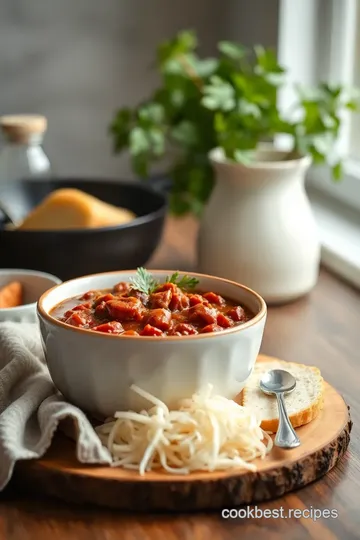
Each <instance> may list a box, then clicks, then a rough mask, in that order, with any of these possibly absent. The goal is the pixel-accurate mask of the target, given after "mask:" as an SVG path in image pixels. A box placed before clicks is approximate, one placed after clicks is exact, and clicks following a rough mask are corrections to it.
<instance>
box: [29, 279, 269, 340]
mask: <svg viewBox="0 0 360 540" xmlns="http://www.w3.org/2000/svg"><path fill="white" fill-rule="evenodd" d="M131 272H134V273H135V272H136V270H118V271H116V270H115V271H112V272H98V273H97V274H88V275H85V276H80V277H78V278H74V279H69V280H68V281H64V282H63V283H60V284H59V285H55V286H54V287H52V288H51V289H49V290H48V291H46V292H44V293H43V294H42V295H41V296H40V298H39V300H38V302H37V311H38V313H39V315H41V317H43V318H44V319H46V320H47V321H49V322H50V323H53V324H56V325H57V326H60V327H61V328H65V329H66V330H70V331H73V332H80V333H82V334H86V335H88V336H99V335H100V336H103V337H104V338H108V339H110V338H111V339H140V340H141V341H144V340H148V341H154V340H156V341H160V340H162V341H178V340H179V339H180V340H181V341H188V340H193V339H201V338H203V339H204V338H210V337H216V336H223V335H226V334H234V333H235V332H241V330H245V329H246V328H249V327H250V326H253V325H254V324H256V323H258V322H259V321H261V319H262V318H263V317H265V315H266V313H267V307H266V303H265V300H264V299H263V298H262V297H261V296H260V295H259V294H258V293H257V292H255V291H253V290H252V289H250V288H249V287H246V286H245V285H241V284H240V283H236V281H231V280H230V279H225V278H220V277H216V276H211V275H209V274H199V273H198V272H184V271H179V270H150V272H152V273H154V274H155V273H163V274H173V273H174V272H179V274H180V275H190V276H194V277H200V278H201V277H205V278H209V279H214V280H215V281H222V282H224V283H230V285H235V287H238V288H240V289H243V290H245V291H247V292H248V293H250V294H252V295H253V296H255V298H256V299H257V300H258V302H259V304H260V306H261V307H260V311H259V313H257V314H256V315H255V317H253V318H252V319H250V320H249V321H247V322H245V323H244V324H241V325H237V326H233V327H231V328H225V329H224V330H221V331H220V332H208V333H205V334H195V335H191V336H123V335H122V334H105V333H102V332H94V331H93V330H91V329H90V328H77V327H76V326H71V324H66V323H64V322H62V321H59V320H58V319H56V318H55V317H53V316H52V315H49V313H48V312H47V311H46V310H45V309H44V307H43V303H44V300H45V298H46V296H47V295H48V294H50V293H51V291H53V290H54V289H56V288H57V287H60V286H61V285H66V284H67V283H73V282H74V281H78V280H80V279H84V278H90V277H95V276H108V275H111V274H116V275H119V274H120V275H121V274H129V273H131ZM85 292H86V291H85ZM64 300H66V298H65V299H64ZM62 301H63V300H62ZM51 309H52V308H51Z"/></svg>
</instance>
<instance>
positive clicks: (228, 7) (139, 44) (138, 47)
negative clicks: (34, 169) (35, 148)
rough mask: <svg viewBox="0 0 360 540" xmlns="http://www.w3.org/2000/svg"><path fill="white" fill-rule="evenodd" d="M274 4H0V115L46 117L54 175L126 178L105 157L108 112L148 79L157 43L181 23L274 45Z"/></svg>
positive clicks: (209, 35)
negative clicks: (21, 114)
mask: <svg viewBox="0 0 360 540" xmlns="http://www.w3.org/2000/svg"><path fill="white" fill-rule="evenodd" d="M277 19H278V0H251V1H250V0H101V1H99V0H61V1H59V0H1V2H0V114H16V113H28V112H29V113H42V114H45V115H46V116H47V117H48V120H49V130H48V133H47V134H46V139H45V145H44V146H45V149H46V151H47V153H48V155H49V157H50V159H51V161H52V164H53V166H54V169H55V172H56V173H57V174H62V175H88V176H89V175H90V176H96V175H103V176H119V177H128V176H130V175H131V173H130V171H129V168H128V165H127V159H126V156H124V157H121V158H120V157H119V156H116V157H114V156H112V152H111V141H110V139H109V137H108V135H107V127H108V124H109V122H110V120H111V117H112V114H113V112H114V111H115V110H116V109H117V108H118V107H119V106H121V105H123V104H134V103H136V102H137V101H138V100H139V99H141V98H142V97H143V96H146V95H147V93H148V92H149V90H150V89H151V88H152V87H153V86H154V85H155V84H156V74H155V73H154V72H153V71H152V70H151V61H152V58H153V53H154V49H155V47H156V45H157V44H158V43H159V42H160V41H161V40H163V39H166V38H169V37H172V36H173V34H174V33H175V32H176V31H178V30H180V29H184V28H193V29H195V30H196V31H197V32H198V35H199V39H200V42H201V49H202V51H203V52H204V53H206V54H207V53H212V52H214V50H215V44H216V42H217V41H218V40H219V39H234V40H238V41H240V42H243V43H245V44H247V45H251V44H254V43H262V44H263V45H270V46H276V44H277Z"/></svg>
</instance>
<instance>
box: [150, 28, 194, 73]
mask: <svg viewBox="0 0 360 540" xmlns="http://www.w3.org/2000/svg"><path fill="white" fill-rule="evenodd" d="M196 47H197V38H196V34H195V32H194V31H192V30H183V31H182V32H179V33H178V34H177V35H176V36H175V37H174V38H173V39H170V40H168V41H165V42H164V43H162V44H161V45H159V47H158V49H157V61H158V64H159V65H160V67H164V65H165V64H166V62H167V61H168V60H170V59H172V58H175V57H176V56H178V55H181V54H187V53H190V52H192V51H193V50H195V49H196Z"/></svg>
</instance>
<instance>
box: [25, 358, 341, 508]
mask: <svg viewBox="0 0 360 540" xmlns="http://www.w3.org/2000/svg"><path fill="white" fill-rule="evenodd" d="M265 359H266V357H264V356H260V357H259V360H258V361H263V360H265ZM351 427H352V422H351V419H350V414H349V408H348V407H347V405H346V404H345V402H344V400H343V398H342V397H341V396H340V394H338V392H337V391H336V390H335V389H334V388H333V387H332V386H330V385H329V384H327V383H325V398H324V408H323V410H322V411H321V413H320V415H319V416H318V417H317V418H316V419H315V420H313V421H312V422H310V423H309V424H307V425H305V426H302V427H300V428H298V429H297V433H298V435H299V437H300V439H301V443H302V444H301V446H299V447H298V448H295V449H292V450H282V449H279V448H274V449H273V450H272V452H271V453H270V454H269V455H268V456H267V457H266V458H265V460H256V461H254V463H256V465H257V467H258V470H257V472H249V471H241V470H235V469H233V470H231V471H226V472H214V473H206V472H204V473H193V474H191V475H189V476H174V475H169V474H168V473H159V472H157V473H147V474H146V475H145V476H144V477H140V476H139V475H138V474H137V473H136V472H134V471H127V470H123V469H117V468H111V467H103V466H89V465H82V464H80V463H78V462H77V460H76V457H75V443H74V442H73V441H72V440H70V439H68V438H67V437H65V436H64V435H57V436H56V437H55V439H54V441H53V444H52V446H51V448H50V450H49V452H48V453H47V454H46V456H45V457H44V458H42V459H40V460H37V461H27V462H22V463H19V464H18V465H17V468H16V474H15V481H16V479H17V481H18V482H20V483H21V485H22V486H24V485H26V483H28V485H31V486H34V488H35V489H36V492H37V493H42V494H46V495H51V496H55V497H58V498H61V499H63V500H65V501H67V502H74V503H82V504H96V505H101V506H107V507H113V508H118V509H121V510H127V511H136V512H138V511H149V512H151V511H160V510H163V511H164V510H171V511H176V512H181V511H194V510H209V509H219V508H225V507H228V508H229V507H230V508H231V507H234V506H238V505H241V504H250V503H255V502H260V501H265V500H269V499H272V498H276V497H279V496H281V495H284V494H285V493H287V492H289V491H292V490H295V489H298V488H301V487H303V486H305V485H307V484H309V483H310V482H313V481H314V480H317V479H318V478H320V477H321V476H323V475H324V474H326V473H327V472H328V471H330V470H331V469H332V468H333V467H334V466H335V465H336V463H337V462H338V460H339V459H340V458H341V457H342V456H343V454H344V453H345V451H346V449H347V447H348V444H349V441H350V431H351Z"/></svg>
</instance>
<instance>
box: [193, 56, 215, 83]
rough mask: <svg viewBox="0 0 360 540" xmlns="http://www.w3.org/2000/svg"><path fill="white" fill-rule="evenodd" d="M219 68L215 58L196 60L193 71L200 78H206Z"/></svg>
mask: <svg viewBox="0 0 360 540" xmlns="http://www.w3.org/2000/svg"><path fill="white" fill-rule="evenodd" d="M218 66H219V60H217V58H207V59H206V60H196V61H195V62H194V69H195V71H196V73H197V74H198V75H199V77H201V78H204V79H206V78H208V77H210V76H211V75H213V74H214V73H215V71H216V70H217V68H218Z"/></svg>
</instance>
